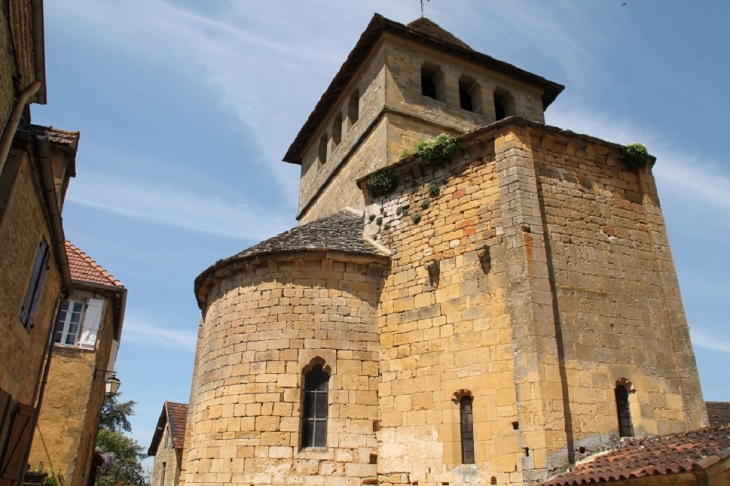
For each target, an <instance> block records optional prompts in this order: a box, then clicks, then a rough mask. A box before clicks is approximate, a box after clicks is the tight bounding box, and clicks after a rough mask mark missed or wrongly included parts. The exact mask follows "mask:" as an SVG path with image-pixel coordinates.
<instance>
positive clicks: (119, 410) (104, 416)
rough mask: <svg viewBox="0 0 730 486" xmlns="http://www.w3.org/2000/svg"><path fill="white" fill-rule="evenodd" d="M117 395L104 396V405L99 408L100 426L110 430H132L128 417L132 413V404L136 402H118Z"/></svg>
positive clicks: (118, 394)
mask: <svg viewBox="0 0 730 486" xmlns="http://www.w3.org/2000/svg"><path fill="white" fill-rule="evenodd" d="M119 396H121V393H117V394H116V395H111V396H110V395H107V396H106V397H104V406H103V407H102V409H101V427H102V428H104V429H107V430H111V431H112V432H121V431H122V430H123V431H125V432H131V431H132V424H131V423H129V417H130V416H131V415H134V406H135V405H136V404H137V402H135V401H134V400H129V401H128V402H122V403H119Z"/></svg>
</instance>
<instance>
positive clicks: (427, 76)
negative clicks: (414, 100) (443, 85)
mask: <svg viewBox="0 0 730 486" xmlns="http://www.w3.org/2000/svg"><path fill="white" fill-rule="evenodd" d="M421 94H422V95H423V96H428V97H429V98H433V99H437V97H436V96H437V94H436V80H435V79H434V73H433V72H431V71H429V70H427V69H421Z"/></svg>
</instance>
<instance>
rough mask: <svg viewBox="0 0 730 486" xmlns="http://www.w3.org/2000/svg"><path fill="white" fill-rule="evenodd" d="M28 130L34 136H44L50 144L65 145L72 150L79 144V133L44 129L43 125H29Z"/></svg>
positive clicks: (49, 128)
mask: <svg viewBox="0 0 730 486" xmlns="http://www.w3.org/2000/svg"><path fill="white" fill-rule="evenodd" d="M30 130H31V132H33V133H34V134H36V135H45V136H46V137H48V140H49V141H50V142H52V143H55V144H59V145H66V146H68V147H72V148H76V146H77V145H78V143H79V137H80V136H81V133H80V132H72V131H68V130H60V129H58V128H53V127H44V126H43V125H30Z"/></svg>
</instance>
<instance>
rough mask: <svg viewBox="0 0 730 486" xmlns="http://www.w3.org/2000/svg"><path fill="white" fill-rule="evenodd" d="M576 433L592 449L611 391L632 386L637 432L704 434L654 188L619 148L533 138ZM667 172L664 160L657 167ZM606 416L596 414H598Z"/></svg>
mask: <svg viewBox="0 0 730 486" xmlns="http://www.w3.org/2000/svg"><path fill="white" fill-rule="evenodd" d="M522 140H523V142H524V150H525V152H526V153H528V152H530V151H532V157H533V160H534V161H535V169H534V170H535V173H536V176H537V181H538V192H539V195H540V201H541V211H542V218H543V225H544V228H545V232H546V235H547V236H548V238H547V240H546V242H547V247H548V251H549V252H550V253H551V255H552V258H551V271H552V273H553V278H554V279H555V283H554V285H555V300H554V302H555V305H556V307H557V312H558V316H559V325H560V328H561V330H562V341H563V352H564V354H565V368H566V378H567V386H568V391H569V396H570V401H571V410H570V413H571V416H572V428H573V434H575V437H576V440H577V445H579V446H586V447H588V448H590V447H591V446H592V445H595V443H596V441H597V440H599V437H597V436H600V435H602V434H603V437H602V439H605V434H606V432H608V431H615V429H616V427H617V426H616V418H615V397H614V394H613V389H614V386H615V384H616V382H617V380H619V379H622V378H624V379H627V380H629V381H630V382H631V383H632V387H633V392H632V393H631V394H630V405H631V412H632V419H633V424H634V431H635V433H636V434H638V435H643V434H668V433H676V432H684V431H687V430H693V429H696V428H699V427H701V426H703V425H705V424H706V417H705V411H704V402H703V400H702V393H701V390H700V384H699V378H698V375H697V368H696V364H695V360H694V355H693V353H692V347H691V343H690V340H689V332H688V327H687V323H686V318H685V316H684V311H683V309H682V304H681V296H680V293H679V285H678V281H677V277H676V273H675V270H674V264H673V262H672V257H671V251H670V248H669V241H668V238H667V231H666V227H665V224H664V220H663V217H662V213H661V208H660V206H659V199H658V196H657V188H656V184H655V182H654V178H653V176H652V174H651V170H650V169H649V168H647V169H645V170H639V171H638V172H635V171H627V170H625V168H624V167H623V164H622V163H621V162H620V160H619V157H620V151H619V150H618V149H617V148H616V147H608V146H606V144H601V143H597V142H595V141H590V140H580V139H576V138H574V137H570V136H566V135H560V134H558V135H550V134H544V133H543V132H541V131H539V130H532V131H529V133H527V134H526V137H522ZM660 163H661V161H660ZM596 411H599V413H596Z"/></svg>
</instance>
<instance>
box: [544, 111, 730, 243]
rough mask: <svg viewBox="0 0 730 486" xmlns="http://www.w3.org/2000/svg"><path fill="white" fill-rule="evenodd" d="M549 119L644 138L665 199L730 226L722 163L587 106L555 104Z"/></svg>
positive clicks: (611, 137) (598, 133) (603, 134)
mask: <svg viewBox="0 0 730 486" xmlns="http://www.w3.org/2000/svg"><path fill="white" fill-rule="evenodd" d="M546 117H547V122H548V123H549V124H551V125H556V126H558V127H561V128H565V129H569V130H572V131H574V132H577V133H582V134H588V135H591V136H594V137H598V138H602V139H604V140H608V141H610V142H615V143H620V144H628V143H631V142H637V141H638V142H641V143H643V144H645V145H646V146H647V148H648V149H649V152H650V153H651V154H652V155H654V156H655V157H656V158H657V163H656V165H655V167H654V169H653V173H654V176H655V178H656V180H657V186H658V187H659V197H660V198H661V200H662V201H663V202H667V201H672V202H676V203H677V204H676V206H677V207H682V208H684V209H685V215H684V217H685V218H689V219H691V220H692V221H693V222H695V223H696V222H697V221H700V220H705V219H710V218H711V219H712V221H713V225H714V226H715V227H716V226H717V224H718V223H719V224H720V225H722V226H723V227H724V228H726V229H730V174H729V173H728V172H727V170H723V169H722V168H721V166H720V165H719V164H717V163H716V162H714V161H711V160H703V159H702V158H701V157H700V156H699V155H698V154H694V153H691V152H688V151H687V150H685V149H681V148H678V147H676V146H675V145H674V144H673V143H672V142H671V141H668V140H667V139H666V138H665V137H664V136H663V135H661V134H658V133H655V132H653V131H652V130H650V129H646V128H644V127H641V126H638V125H636V124H635V123H633V122H631V121H630V120H627V119H618V118H611V117H608V116H606V115H603V114H600V113H596V112H588V111H586V110H583V109H566V108H559V107H555V108H551V109H550V110H548V112H547V113H546Z"/></svg>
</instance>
